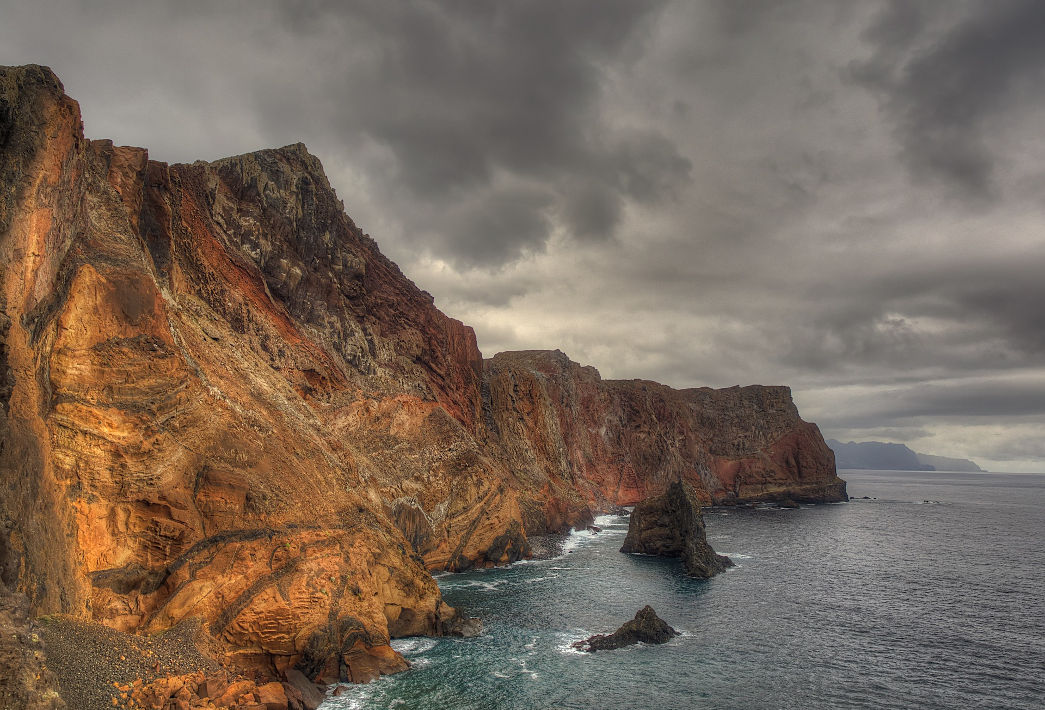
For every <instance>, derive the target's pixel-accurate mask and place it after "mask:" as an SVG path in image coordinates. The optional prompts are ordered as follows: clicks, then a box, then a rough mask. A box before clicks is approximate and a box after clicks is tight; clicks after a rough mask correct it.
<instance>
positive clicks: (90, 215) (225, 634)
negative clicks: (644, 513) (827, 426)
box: [0, 66, 845, 681]
mask: <svg viewBox="0 0 1045 710" xmlns="http://www.w3.org/2000/svg"><path fill="white" fill-rule="evenodd" d="M0 150H2V153H3V155H2V157H3V160H2V162H0V186H2V188H3V189H2V190H0V490H3V491H4V495H3V496H0V577H2V582H3V584H5V585H8V586H10V587H12V588H16V589H18V590H20V591H21V592H23V593H24V594H25V595H26V596H27V597H28V598H29V600H30V604H31V608H32V611H33V613H34V614H48V613H63V614H69V615H71V616H73V617H76V618H81V619H86V620H93V621H95V622H98V623H101V624H104V625H106V626H109V627H111V628H113V629H116V630H119V631H125V632H135V633H137V632H148V633H159V632H163V631H165V630H167V629H170V628H172V627H175V626H177V625H178V624H180V623H181V622H183V621H187V620H190V619H196V620H199V621H200V622H201V624H202V629H203V631H204V633H205V634H206V635H207V636H208V638H209V639H211V640H212V641H213V644H212V648H213V654H214V655H215V657H216V658H219V659H221V660H223V661H225V662H228V663H229V664H230V666H231V667H234V668H238V669H244V670H251V671H252V672H257V673H262V674H269V676H270V677H274V678H280V679H283V678H285V677H286V673H287V672H288V671H290V670H297V671H298V672H301V673H303V674H305V675H306V676H307V677H308V678H309V680H310V681H312V680H315V679H317V678H340V677H342V676H345V675H350V676H351V677H352V679H357V677H358V678H360V679H362V678H372V677H374V676H375V675H376V674H379V673H388V672H395V671H398V670H401V669H403V668H404V667H405V662H404V661H403V659H402V658H401V657H400V656H399V655H398V654H396V653H395V651H393V650H392V649H391V647H390V646H389V640H390V639H391V638H394V637H399V636H409V635H416V634H444V633H462V634H465V635H467V634H471V633H474V632H477V627H476V625H475V624H473V623H471V622H466V621H463V620H462V621H457V620H456V612H455V611H454V610H453V609H451V608H449V607H448V606H447V605H446V604H444V603H443V601H442V599H441V597H440V594H439V589H438V586H437V585H436V584H435V583H434V581H433V579H432V577H431V575H430V574H429V570H433V569H439V570H453V571H456V570H463V569H468V568H470V567H475V566H490V565H496V564H504V563H507V562H512V561H515V560H518V559H521V558H524V557H527V556H528V555H529V554H530V548H529V543H528V541H527V536H528V535H531V534H534V533H541V532H548V531H562V530H565V529H568V528H569V527H571V526H580V525H585V524H589V523H590V522H591V520H592V517H593V515H594V514H595V513H597V512H599V511H603V510H608V509H611V508H612V507H613V506H616V505H631V504H633V503H635V502H638V501H640V500H643V499H645V498H647V497H649V496H651V495H657V494H659V493H662V492H663V491H664V490H665V489H666V487H667V485H668V484H669V483H670V482H671V481H673V480H676V479H682V480H685V481H687V482H688V483H689V484H690V485H691V486H692V487H693V490H694V491H695V493H696V495H697V497H698V498H700V499H701V500H702V501H705V502H708V501H717V502H723V503H729V502H736V501H742V500H777V499H784V498H793V499H795V500H818V501H819V500H839V499H843V498H844V496H845V486H844V482H842V481H841V480H840V479H838V478H837V476H836V475H835V469H834V460H833V457H832V454H831V452H830V450H829V449H828V448H827V447H826V445H825V444H824V442H823V438H822V437H821V436H820V433H819V431H818V430H817V428H816V426H815V425H813V424H809V423H807V422H804V421H802V420H801V418H800V417H799V416H798V412H797V411H796V410H795V407H794V404H793V403H792V402H791V397H790V392H789V391H788V390H787V388H784V387H759V386H755V387H745V388H730V389H726V390H711V389H707V388H700V389H690V390H674V389H671V388H669V387H665V386H663V385H659V384H657V383H653V382H644V381H626V382H614V381H606V380H602V379H601V377H600V376H599V374H598V372H597V371H595V370H594V369H593V368H590V367H582V366H580V365H578V364H577V363H574V362H572V361H570V360H569V359H568V358H567V357H566V356H565V355H563V354H562V353H560V352H558V351H553V352H520V353H502V354H500V355H497V356H495V357H493V358H491V359H488V360H484V359H483V357H482V354H481V353H480V352H479V350H478V348H477V347H476V340H475V335H474V333H473V331H472V329H471V328H469V327H467V326H465V325H463V324H462V323H460V322H458V321H456V320H454V319H452V318H449V317H447V316H446V315H444V314H443V313H441V312H440V311H439V310H438V309H437V308H436V307H435V305H434V302H433V299H432V297H431V296H430V295H429V294H427V293H425V292H424V291H421V290H420V289H418V288H417V287H416V286H415V285H414V284H413V283H412V282H410V281H409V280H408V279H407V278H406V277H404V276H403V274H402V273H401V272H400V270H399V269H398V267H397V266H396V265H395V264H393V263H392V262H391V261H389V260H388V259H387V258H385V257H384V256H383V255H382V254H381V252H380V251H379V249H378V247H377V245H376V243H375V242H374V241H373V240H372V239H371V238H370V237H369V236H368V235H366V234H364V233H363V232H362V231H361V230H360V229H359V228H358V227H357V226H356V225H355V224H354V223H353V222H352V221H351V219H349V217H348V216H347V215H346V214H345V212H344V208H343V205H342V203H341V202H340V200H338V198H337V196H336V195H335V193H334V191H333V190H332V188H331V187H330V184H329V182H328V181H327V178H326V176H325V174H324V172H323V169H322V166H321V165H320V163H319V161H318V160H317V159H316V158H315V157H314V156H312V155H311V154H309V152H308V151H307V150H306V149H305V147H304V146H303V145H300V144H296V145H291V146H286V147H283V148H279V149H275V150H262V151H258V152H256V153H250V154H247V155H241V156H236V157H232V158H226V159H223V160H218V161H215V162H211V163H205V162H197V163H193V164H191V165H185V164H182V165H168V164H166V163H162V162H157V161H153V160H150V159H149V157H148V152H147V151H146V150H145V149H143V148H133V147H121V146H114V145H113V144H112V142H111V141H106V140H88V139H86V138H85V137H84V135H83V130H82V125H81V120H80V112H79V107H78V105H77V104H76V102H75V101H73V100H72V99H71V98H69V97H68V96H66V95H65V93H64V91H63V88H62V85H61V83H60V82H59V81H58V79H57V78H56V77H55V76H54V74H53V73H52V72H51V71H50V70H49V69H47V68H46V67H39V66H26V67H17V68H0Z"/></svg>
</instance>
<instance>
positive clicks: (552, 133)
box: [259, 1, 689, 266]
mask: <svg viewBox="0 0 1045 710" xmlns="http://www.w3.org/2000/svg"><path fill="white" fill-rule="evenodd" d="M662 4H663V3H662V2H659V1H657V2H623V1H621V2H616V1H615V2H602V1H600V2H594V1H588V2H575V3H569V4H565V5H563V4H557V3H533V2H500V3H490V4H482V5H479V6H477V5H475V4H474V3H459V2H423V3H409V4H398V3H385V2H373V3H362V4H356V5H353V7H352V8H351V10H350V11H347V10H346V9H345V8H344V7H343V6H341V5H338V4H333V3H330V4H327V5H325V6H323V8H322V9H320V10H318V11H317V10H316V9H315V8H314V7H308V8H302V6H301V5H300V4H298V3H291V4H286V5H284V6H283V7H282V12H283V14H284V15H285V16H289V17H294V18H295V20H294V22H293V23H292V24H291V25H290V27H292V28H294V29H293V30H292V31H295V32H300V33H302V34H303V35H305V36H306V39H305V41H309V40H311V39H313V38H314V37H315V36H316V35H317V34H318V35H322V36H328V37H329V36H330V35H333V36H336V37H337V38H338V39H339V40H340V41H342V42H344V43H345V44H346V45H348V46H350V47H354V48H355V50H354V51H351V52H346V55H345V60H346V61H350V62H352V63H351V64H345V65H344V66H343V67H339V69H340V71H335V72H328V73H325V77H326V78H325V79H324V82H323V83H324V88H323V91H324V92H325V93H327V94H331V95H336V96H340V97H343V103H342V104H341V105H337V104H335V105H334V106H329V107H326V109H327V113H326V115H325V116H324V117H323V118H325V120H326V121H327V122H328V125H327V126H326V127H325V129H324V130H325V132H326V133H327V134H328V135H329V134H333V135H339V136H342V137H344V138H347V139H349V140H351V139H352V137H355V140H363V139H366V140H370V141H373V142H375V143H377V144H379V145H381V146H384V147H385V148H387V150H388V151H389V152H390V154H391V156H392V157H393V165H394V166H395V172H394V173H392V174H387V175H385V176H383V181H384V183H385V184H384V189H385V190H386V191H388V192H399V193H400V194H402V198H403V199H408V200H421V201H424V202H429V203H433V204H440V203H441V204H447V203H450V204H452V203H453V202H454V201H457V200H460V199H462V198H464V199H470V197H471V196H472V193H476V192H480V191H486V194H488V195H489V196H490V201H491V202H493V203H495V204H496V205H497V206H499V207H507V206H508V205H509V204H510V203H511V200H512V193H511V192H503V191H502V190H501V188H500V187H499V186H498V185H497V184H496V182H497V176H498V175H500V174H508V175H510V176H512V178H513V179H515V180H524V181H529V182H530V183H531V185H534V186H535V185H538V184H539V185H541V186H543V187H542V189H543V190H544V193H545V196H546V200H547V201H552V202H557V203H558V208H557V209H556V210H554V212H556V213H557V214H561V215H562V216H563V218H564V221H563V226H564V227H565V228H566V230H567V236H576V237H579V238H590V237H592V236H593V235H595V234H599V235H602V236H603V237H608V236H612V235H613V233H614V231H615V229H616V227H617V225H618V222H619V215H620V211H621V207H622V202H623V201H624V200H629V199H630V200H635V201H637V202H643V203H649V202H653V201H656V200H658V199H660V198H661V197H663V196H666V195H669V194H671V193H672V192H673V191H674V190H675V188H676V186H678V185H679V184H682V183H684V182H685V180H686V179H687V176H688V165H689V164H688V161H687V160H686V159H685V158H684V157H682V156H681V155H680V154H679V151H678V148H677V147H676V146H675V145H674V144H672V143H671V141H669V140H668V139H667V138H665V137H664V136H663V135H661V134H658V133H656V132H654V131H650V130H645V131H631V132H629V133H626V134H624V135H619V131H616V130H614V129H612V128H611V127H610V126H608V125H607V124H606V122H605V120H604V118H603V115H602V108H603V106H602V103H601V99H602V87H603V74H604V71H605V66H606V65H607V64H609V63H620V62H622V61H626V57H627V56H628V55H629V54H633V53H634V52H635V51H636V48H637V47H639V46H640V45H641V42H642V40H643V38H644V36H645V34H646V33H647V31H648V26H649V24H650V21H651V20H652V19H653V18H654V17H655V16H656V13H657V10H658V9H659V7H660V6H661V5H662ZM299 12H301V13H303V15H304V16H303V17H297V15H298V13H299ZM360 48H365V49H360ZM359 54H361V55H362V57H363V59H362V60H361V61H359V60H358V58H357V55H359ZM335 61H337V59H336V58H335ZM259 101H260V102H261V103H260V106H261V109H262V110H261V114H262V115H263V116H269V117H271V119H272V120H273V121H277V122H279V123H280V124H282V123H284V122H286V121H287V118H286V116H285V115H284V114H285V111H286V104H285V103H284V101H283V99H282V97H281V96H280V95H279V94H278V93H276V94H265V95H263V96H260V97H259ZM462 117H466V118H464V119H463V120H462ZM577 185H581V186H583V187H581V188H579V189H578V190H576V191H575V190H573V189H571V188H572V187H573V186H577ZM544 206H545V204H544V201H542V200H537V201H534V202H533V203H531V204H530V207H529V208H531V209H532V208H534V207H536V208H537V209H543V208H544ZM527 208H528V207H527V204H525V203H523V204H515V205H514V207H513V211H514V214H512V215H508V216H505V217H504V218H494V217H493V216H492V215H491V214H487V215H486V216H485V217H483V218H481V219H477V220H472V223H471V224H464V225H462V224H461V223H460V222H459V221H457V220H453V219H451V220H449V221H446V222H443V221H442V220H440V219H439V217H438V216H437V215H436V214H435V213H434V211H433V210H428V211H427V212H428V215H427V217H428V219H429V220H431V219H433V218H434V219H435V220H436V221H435V222H434V223H432V222H431V221H429V222H428V223H429V224H433V225H434V226H435V227H437V228H438V229H439V230H440V231H441V232H442V233H443V234H442V237H441V238H440V239H439V240H437V241H431V240H425V241H422V242H418V243H417V244H416V245H415V246H416V247H419V248H421V249H424V250H429V251H431V252H432V253H433V255H435V256H438V257H441V258H444V259H448V260H451V261H454V262H457V263H459V264H461V265H464V266H468V265H474V264H476V263H485V264H490V265H495V264H499V263H504V261H507V260H511V259H513V258H517V257H518V256H519V255H520V254H523V253H526V252H528V251H529V250H531V249H534V248H540V247H541V246H542V245H543V243H544V242H546V241H547V239H548V238H549V237H550V234H551V229H552V226H553V225H552V224H551V222H549V221H547V220H546V219H545V218H544V216H543V215H541V214H537V213H534V214H532V215H531V216H530V217H529V218H525V219H524V218H523V216H522V215H521V214H520V211H521V210H523V209H527ZM490 209H492V208H490ZM490 209H487V212H488V213H489V212H490ZM514 225H524V226H523V228H522V229H520V230H516V229H512V227H513V226H514ZM497 226H502V227H505V229H491V227H497ZM539 226H543V229H538V228H537V227H539ZM455 228H462V229H463V231H462V232H461V233H459V234H454V232H453V230H454V229H455ZM476 230H478V231H480V232H482V233H483V236H482V238H481V239H480V240H478V242H477V239H476V235H475V232H476ZM422 231H424V230H418V229H417V228H416V225H411V228H409V229H407V230H406V233H407V234H419V233H420V232H422ZM495 242H500V243H499V244H496V243H495ZM477 243H479V244H481V246H482V249H481V253H480V254H478V255H477V254H476V252H475V251H474V249H475V247H476V244H477Z"/></svg>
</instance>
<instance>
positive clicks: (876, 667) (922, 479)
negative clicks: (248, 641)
mask: <svg viewBox="0 0 1045 710" xmlns="http://www.w3.org/2000/svg"><path fill="white" fill-rule="evenodd" d="M840 475H842V477H843V478H845V479H846V480H847V481H848V482H849V494H850V496H853V498H854V500H853V501H851V502H850V503H839V504H831V505H817V506H813V505H809V506H807V505H803V506H802V507H801V508H799V509H797V510H787V509H776V508H769V507H760V508H755V509H736V510H734V509H722V508H708V509H705V520H706V523H707V529H708V540H709V542H710V543H711V545H712V546H713V547H714V548H715V550H716V551H717V552H720V553H722V554H727V555H729V556H730V557H732V558H733V561H734V562H735V563H736V565H737V566H736V567H735V568H733V569H731V570H729V571H727V572H725V573H724V574H721V575H719V576H717V577H715V578H713V579H711V580H708V581H696V580H692V579H689V578H687V577H685V576H684V575H683V573H682V569H681V565H680V564H679V563H678V562H677V561H675V560H667V559H660V558H654V557H643V556H634V555H625V554H622V553H620V552H618V549H619V548H620V545H621V543H622V542H623V540H624V535H625V533H626V531H627V526H628V520H627V518H626V517H619V516H603V517H601V518H600V519H599V520H598V521H597V524H599V525H601V526H602V527H603V531H602V532H601V533H599V534H591V533H588V532H577V533H573V534H571V535H570V536H569V537H567V538H566V539H565V540H563V541H562V543H561V552H560V554H559V555H558V556H557V557H553V558H551V559H545V560H537V561H527V562H523V563H519V564H515V565H512V566H510V567H506V568H500V569H493V570H483V571H476V572H470V573H466V574H458V575H445V576H441V577H439V578H438V582H439V586H440V587H441V588H442V590H443V595H444V598H445V599H446V601H447V602H449V603H450V604H452V605H454V606H455V607H458V608H460V609H461V610H462V611H464V612H465V613H467V614H469V615H473V616H479V617H481V618H482V620H483V623H484V625H485V630H484V633H483V635H482V636H480V637H479V638H475V639H430V638H414V639H400V640H396V641H393V646H394V647H395V648H397V649H398V650H399V651H400V652H401V653H403V655H404V656H406V658H408V659H409V660H410V662H411V663H412V665H413V668H412V670H410V671H408V672H406V673H402V674H399V675H395V676H390V677H385V678H382V679H380V680H378V681H376V682H374V683H371V684H370V685H366V686H350V687H346V688H344V694H343V695H341V696H339V697H331V698H330V699H328V701H327V702H326V703H325V704H324V705H323V706H322V707H323V710H335V709H338V708H403V709H404V710H427V709H432V710H435V709H440V710H442V709H449V708H455V709H456V708H460V709H464V708H475V709H479V708H484V709H485V708H513V709H514V708H518V709H519V710H535V709H541V708H547V709H552V708H563V709H566V708H576V709H578V710H582V709H583V710H610V709H615V708H621V709H625V708H626V709H627V710H637V709H640V708H665V709H666V708H679V709H682V708H737V709H740V708H744V709H748V708H803V709H804V708H875V709H879V710H880V709H888V708H919V709H923V710H925V709H928V710H932V709H936V708H939V709H941V710H943V709H946V710H953V709H955V708H963V709H964V708H1026V709H1027V710H1031V709H1033V710H1041V708H1043V707H1045V475H1035V474H975V473H926V472H916V473H908V472H897V471H844V472H841V474H840ZM863 496H867V497H868V499H866V500H865V499H864V498H863ZM646 604H650V605H651V606H653V608H654V609H655V610H656V612H657V613H658V615H659V616H660V617H661V618H663V619H664V620H665V621H667V622H668V623H669V624H671V625H672V626H674V627H675V628H676V629H678V630H679V631H681V632H682V635H681V636H679V637H677V638H676V639H674V640H673V641H670V642H668V643H667V644H664V645H661V646H644V645H639V646H631V647H629V648H626V649H621V650H617V651H605V652H598V653H594V654H586V653H580V652H577V651H574V650H573V649H571V648H570V644H571V643H572V642H573V641H577V640H580V639H584V638H586V637H588V636H590V635H592V634H595V633H609V632H612V631H614V630H615V629H616V628H617V627H618V626H620V624H622V623H623V622H624V621H626V620H628V619H630V618H631V617H632V616H634V614H635V612H636V611H638V610H639V609H640V608H642V607H643V606H644V605H646Z"/></svg>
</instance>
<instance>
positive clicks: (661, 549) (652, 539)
mask: <svg viewBox="0 0 1045 710" xmlns="http://www.w3.org/2000/svg"><path fill="white" fill-rule="evenodd" d="M620 551H621V552H638V553H642V554H645V555H660V556H662V557H681V558H682V564H683V565H685V567H686V574H688V575H689V576H690V577H697V578H700V579H708V578H710V577H713V576H714V575H716V574H718V573H719V572H722V571H724V570H725V569H726V568H727V567H732V566H733V562H732V561H731V560H730V559H729V558H728V557H726V556H725V555H719V554H716V553H715V551H714V550H712V549H711V545H709V544H708V541H707V538H706V536H705V533H704V516H703V515H701V512H700V501H699V500H698V499H697V495H696V493H695V492H694V490H693V487H692V486H690V485H689V484H688V483H685V482H683V481H675V482H674V483H672V484H671V485H670V486H668V489H667V490H666V491H665V492H664V493H663V495H659V496H656V497H654V498H647V499H646V500H644V501H642V502H641V503H639V504H638V505H637V506H635V510H634V511H633V512H632V514H631V523H630V524H629V525H628V536H627V538H625V540H624V545H623V547H621V548H620Z"/></svg>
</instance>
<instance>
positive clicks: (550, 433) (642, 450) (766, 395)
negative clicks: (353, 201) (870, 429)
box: [483, 350, 845, 533]
mask: <svg viewBox="0 0 1045 710" xmlns="http://www.w3.org/2000/svg"><path fill="white" fill-rule="evenodd" d="M484 392H486V397H485V399H484V408H483V412H484V423H485V433H486V437H487V441H488V442H489V444H490V445H491V446H493V447H495V448H496V449H498V450H499V452H500V455H501V456H502V457H503V458H504V459H505V460H510V461H512V462H513V466H512V471H513V473H514V475H515V477H516V479H517V481H518V487H519V488H520V490H521V491H522V494H521V496H520V501H521V503H522V506H523V509H524V511H525V513H526V530H527V532H529V533H533V532H538V531H542V530H547V529H557V528H561V527H562V526H564V525H569V524H572V523H574V522H576V521H579V520H583V519H584V517H585V515H586V514H590V513H589V511H599V510H606V509H608V508H610V507H613V506H616V505H633V504H634V503H637V502H638V501H640V500H643V499H645V498H648V497H650V496H654V495H659V494H661V493H663V492H664V490H665V489H666V488H667V486H668V485H669V484H670V483H671V482H673V481H675V480H680V479H681V480H684V481H687V482H689V483H690V484H691V485H692V486H693V487H694V489H695V490H696V492H697V494H698V495H699V497H700V498H701V500H702V502H703V503H725V504H729V503H735V502H740V501H756V500H777V499H784V498H791V499H794V500H805V501H811V502H824V501H837V500H844V499H845V482H844V481H842V480H841V479H839V478H838V476H837V475H836V472H835V466H834V456H833V454H832V453H831V450H830V449H829V448H828V447H827V445H826V443H824V439H823V437H822V436H821V435H820V431H819V430H818V429H817V427H816V425H815V424H810V423H808V422H805V421H803V420H802V419H801V417H799V415H798V410H797V409H796V408H795V405H794V402H793V401H792V399H791V391H790V389H788V388H787V387H763V386H760V385H754V386H750V387H730V388H727V389H719V390H715V389H710V388H706V387H704V388H697V389H685V390H675V389H672V388H671V387H667V386H665V385H661V384H658V383H656V382H648V381H644V380H619V381H614V380H603V379H602V378H601V377H600V376H599V373H598V371H597V370H595V369H594V368H592V367H582V366H581V365H578V364H577V363H575V362H572V361H571V360H569V358H567V357H566V356H565V355H563V354H562V353H561V352H558V351H543V350H540V351H523V352H509V353H501V354H499V355H496V356H494V357H493V358H491V359H489V360H487V361H486V380H485V389H484Z"/></svg>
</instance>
